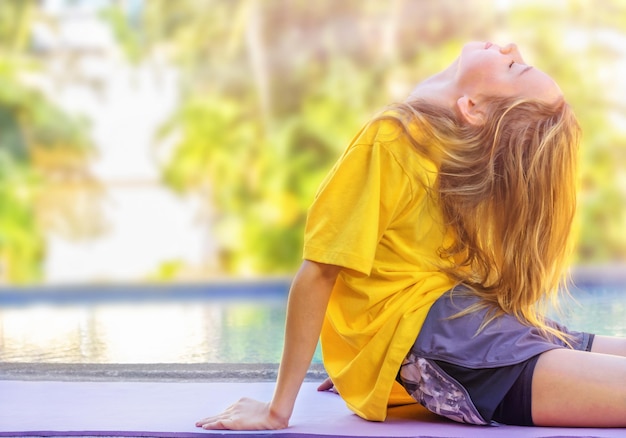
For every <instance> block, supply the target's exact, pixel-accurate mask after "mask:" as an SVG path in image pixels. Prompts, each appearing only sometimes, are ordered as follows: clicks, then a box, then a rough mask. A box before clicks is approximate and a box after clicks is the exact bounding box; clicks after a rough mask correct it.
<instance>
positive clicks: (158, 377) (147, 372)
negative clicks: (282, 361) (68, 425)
mask: <svg viewBox="0 0 626 438" xmlns="http://www.w3.org/2000/svg"><path fill="white" fill-rule="evenodd" d="M277 372H278V364H271V363H270V364H242V363H231V364H221V363H206V364H180V363H164V364H71V363H23V362H2V363H0V380H29V381H43V380H47V381H90V382H115V381H125V382H131V381H135V382H151V381H159V382H272V381H275V380H276V375H277ZM326 377H327V374H326V371H325V370H324V366H323V365H322V364H320V363H314V364H311V366H310V367H309V370H308V372H307V374H306V378H305V380H306V381H321V380H324V379H325V378H326Z"/></svg>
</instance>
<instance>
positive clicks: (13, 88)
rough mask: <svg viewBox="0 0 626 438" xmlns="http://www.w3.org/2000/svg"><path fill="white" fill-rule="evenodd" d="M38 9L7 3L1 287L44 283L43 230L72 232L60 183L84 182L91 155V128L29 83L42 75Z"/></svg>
mask: <svg viewBox="0 0 626 438" xmlns="http://www.w3.org/2000/svg"><path fill="white" fill-rule="evenodd" d="M36 5H37V2H35V1H19V0H14V1H4V2H1V3H0V280H2V281H6V282H11V283H26V282H33V281H37V280H40V279H41V275H42V270H41V266H42V262H43V259H44V255H45V233H44V230H45V229H47V228H48V227H50V226H55V227H56V228H62V227H66V228H68V227H67V225H66V220H67V219H68V217H70V216H71V213H72V208H73V207H72V205H73V204H74V202H73V201H72V200H71V199H68V197H67V190H62V192H65V193H64V195H63V196H59V193H58V192H59V190H58V184H59V183H63V182H67V181H68V180H73V181H77V180H84V179H85V178H84V177H85V175H86V170H85V164H86V162H87V160H88V158H89V154H90V153H91V151H92V149H91V144H90V142H89V141H88V139H87V136H86V131H85V128H86V127H85V124H84V121H81V120H77V119H74V118H72V117H70V116H68V115H67V114H66V113H65V112H63V111H62V110H61V109H60V108H59V107H57V106H56V105H55V104H54V103H52V102H51V101H50V100H49V99H48V98H47V97H46V96H45V95H44V94H43V93H42V92H40V91H37V90H36V89H34V88H33V87H31V86H29V85H28V84H27V81H25V78H26V77H27V76H28V75H32V74H33V73H36V72H38V71H40V65H39V64H38V62H37V58H36V56H34V54H33V53H32V50H31V47H30V46H29V43H30V29H31V24H32V20H33V16H34V14H36ZM69 228H71V227H69Z"/></svg>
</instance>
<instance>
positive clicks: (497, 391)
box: [398, 289, 593, 425]
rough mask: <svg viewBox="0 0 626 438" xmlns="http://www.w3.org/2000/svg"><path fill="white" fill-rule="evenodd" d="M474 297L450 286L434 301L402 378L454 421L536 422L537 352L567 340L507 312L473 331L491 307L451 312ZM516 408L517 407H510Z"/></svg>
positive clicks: (579, 341)
mask: <svg viewBox="0 0 626 438" xmlns="http://www.w3.org/2000/svg"><path fill="white" fill-rule="evenodd" d="M458 290H459V289H457V291H458ZM477 300H478V298H477V297H474V296H470V295H467V294H458V293H456V291H451V292H450V291H449V292H446V293H445V294H444V295H442V296H441V297H440V298H439V299H438V300H437V301H436V302H435V303H434V304H433V306H432V308H431V309H430V311H429V313H428V316H427V317H426V320H425V321H424V325H423V326H422V329H421V330H420V333H419V335H418V337H417V340H416V341H415V344H414V345H413V347H412V348H411V350H410V351H409V353H408V354H407V356H406V358H405V359H404V361H403V363H402V366H401V368H400V372H399V374H398V381H399V382H400V383H401V384H402V385H403V386H404V388H405V389H406V390H407V391H408V393H409V394H411V396H412V397H413V398H415V400H417V401H418V402H419V403H421V404H422V405H423V406H425V407H426V408H427V409H429V410H430V411H432V412H434V413H436V414H438V415H441V416H444V417H447V418H449V419H451V420H454V421H458V422H462V423H470V424H480V425H487V424H494V423H497V422H506V423H508V424H521V425H532V418H531V417H530V413H531V409H530V402H531V400H530V385H531V383H532V372H533V370H534V365H535V363H536V360H537V357H538V356H539V355H540V354H541V353H544V352H546V351H548V350H552V349H555V348H568V347H567V345H566V344H564V343H563V342H562V341H561V340H559V339H558V338H554V339H550V338H547V337H546V336H544V335H543V334H542V333H541V332H540V330H539V329H537V328H536V327H529V326H526V325H524V324H522V323H520V322H519V321H518V320H517V319H516V318H515V317H513V316H510V315H504V316H502V317H499V318H497V319H496V320H494V321H492V322H490V323H489V324H488V325H487V326H486V327H485V328H484V329H483V330H482V331H481V332H480V333H479V334H476V333H477V331H478V328H479V326H480V324H481V323H482V321H483V319H484V317H485V314H486V312H487V310H486V309H485V310H481V311H478V312H474V313H471V314H468V315H465V316H462V317H458V318H451V319H450V317H451V316H453V315H455V314H457V313H458V312H459V311H461V310H463V309H465V308H467V307H468V306H470V305H472V304H473V303H475V302H476V301H477ZM550 324H552V325H553V327H555V328H558V329H559V330H561V331H563V332H564V333H567V334H569V335H570V336H571V338H570V343H571V344H572V348H574V349H576V350H587V351H589V350H590V349H591V344H592V342H593V335H592V334H589V333H583V332H574V331H570V330H567V329H566V328H565V327H563V326H560V325H559V324H557V323H555V322H552V321H550ZM519 400H522V401H521V402H519ZM511 401H513V403H515V404H516V405H515V406H512V405H511ZM503 403H505V404H506V405H503ZM509 406H512V408H509ZM511 410H514V411H515V413H514V415H512V413H511V412H507V411H511ZM503 413H504V415H502V414H503ZM499 415H500V416H502V417H503V418H505V419H506V421H502V420H500V417H499ZM516 416H517V417H518V418H517V417H516Z"/></svg>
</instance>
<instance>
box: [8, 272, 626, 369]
mask: <svg viewBox="0 0 626 438" xmlns="http://www.w3.org/2000/svg"><path fill="white" fill-rule="evenodd" d="M288 287H289V283H288V281H287V280H284V279H281V280H276V281H265V282H262V283H254V284H252V283H243V284H242V283H223V284H217V285H212V286H206V285H187V286H180V285H179V286H134V287H129V288H124V287H121V286H117V287H90V288H89V289H88V290H85V289H81V288H75V289H72V288H59V289H42V290H30V289H29V290H4V291H0V361H1V362H47V363H277V362H279V360H280V354H281V349H282V344H283V339H284V335H283V330H284V322H285V306H286V300H287V291H288ZM625 290H626V287H624V288H621V287H603V288H600V287H593V288H587V289H585V290H577V291H574V296H575V298H576V300H577V301H578V303H575V302H572V303H566V305H565V311H564V312H563V314H562V315H561V316H560V317H559V319H560V321H561V322H563V323H565V324H567V325H568V326H569V327H571V328H573V329H577V330H585V331H591V332H594V333H597V334H604V335H614V336H626V322H625V320H626V318H625V317H624V316H626V293H625V292H624V291H625ZM313 360H314V362H321V355H320V352H319V348H318V350H317V352H316V354H315V357H314V359H313Z"/></svg>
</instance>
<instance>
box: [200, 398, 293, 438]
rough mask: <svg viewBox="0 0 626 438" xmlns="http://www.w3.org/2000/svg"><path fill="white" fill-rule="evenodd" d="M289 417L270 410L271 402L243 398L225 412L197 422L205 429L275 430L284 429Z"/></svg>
mask: <svg viewBox="0 0 626 438" xmlns="http://www.w3.org/2000/svg"><path fill="white" fill-rule="evenodd" d="M288 425H289V419H284V418H280V417H279V416H278V415H277V414H274V413H272V412H271V410H270V404H269V403H263V402H260V401H257V400H253V399H250V398H242V399H241V400H239V401H238V402H237V403H235V404H233V405H232V406H230V407H229V408H228V409H226V410H225V411H224V412H222V413H221V414H219V415H214V416H212V417H206V418H204V419H202V420H200V421H197V422H196V427H201V428H203V429H229V430H275V429H284V428H286V427H287V426H288Z"/></svg>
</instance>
